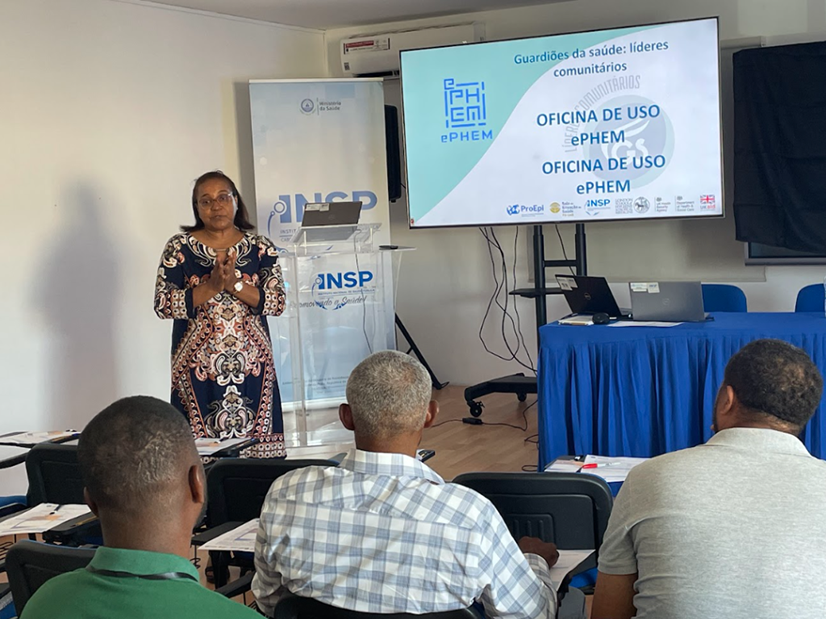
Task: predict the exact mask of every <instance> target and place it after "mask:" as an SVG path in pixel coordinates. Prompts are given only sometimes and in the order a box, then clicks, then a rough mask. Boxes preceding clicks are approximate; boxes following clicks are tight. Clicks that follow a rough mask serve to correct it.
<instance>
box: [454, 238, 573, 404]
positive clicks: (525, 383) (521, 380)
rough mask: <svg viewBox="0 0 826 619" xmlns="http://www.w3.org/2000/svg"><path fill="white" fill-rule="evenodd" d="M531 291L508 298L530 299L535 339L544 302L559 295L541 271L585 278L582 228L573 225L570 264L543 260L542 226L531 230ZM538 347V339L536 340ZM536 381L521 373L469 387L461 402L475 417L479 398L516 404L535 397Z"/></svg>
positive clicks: (516, 292) (544, 310) (544, 319)
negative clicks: (506, 396)
mask: <svg viewBox="0 0 826 619" xmlns="http://www.w3.org/2000/svg"><path fill="white" fill-rule="evenodd" d="M533 267H534V268H533V273H534V280H533V283H534V285H533V288H517V289H516V290H511V291H510V294H512V295H514V296H517V297H523V298H526V299H533V300H534V305H535V309H536V329H537V337H538V331H539V328H540V327H542V326H544V325H545V324H546V323H547V322H548V306H547V303H546V301H545V298H546V297H547V296H548V295H551V294H562V289H561V288H559V287H558V286H555V285H554V286H553V287H551V288H548V287H547V286H546V285H545V269H549V268H563V269H567V268H573V269H574V270H575V272H576V274H577V275H587V274H588V264H587V259H586V247H585V224H576V238H575V255H574V259H573V260H545V235H544V233H543V231H542V226H534V227H533ZM537 343H538V339H537ZM536 391H537V390H536V377H535V376H525V374H524V373H522V372H520V373H519V374H511V375H510V376H502V377H501V378H494V379H492V380H487V381H485V382H483V383H478V384H476V385H472V386H470V387H468V388H467V389H465V402H466V403H467V405H468V408H469V409H470V414H471V415H473V416H474V417H479V416H480V415H481V414H482V410H483V409H484V407H485V405H484V404H483V403H482V402H480V401H479V400H478V398H481V397H482V396H486V395H490V394H491V393H515V394H516V397H517V399H518V400H519V401H520V402H524V401H525V400H526V399H527V398H528V394H529V393H536Z"/></svg>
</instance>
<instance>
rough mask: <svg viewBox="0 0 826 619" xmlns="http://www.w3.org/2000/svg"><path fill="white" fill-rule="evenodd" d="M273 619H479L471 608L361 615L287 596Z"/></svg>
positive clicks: (294, 596) (307, 599) (312, 600)
mask: <svg viewBox="0 0 826 619" xmlns="http://www.w3.org/2000/svg"><path fill="white" fill-rule="evenodd" d="M273 617H274V619H481V617H480V615H479V614H478V613H477V612H476V611H474V610H473V609H471V608H460V609H458V610H449V611H445V612H441V613H429V614H423V615H413V614H408V613H362V612H357V611H355V610H347V609H344V608H338V607H337V606H330V605H329V604H324V603H323V602H319V601H318V600H314V599H313V598H308V597H301V596H298V595H287V596H285V597H283V598H281V599H280V600H278V604H276V606H275V614H274V615H273Z"/></svg>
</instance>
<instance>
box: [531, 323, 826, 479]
mask: <svg viewBox="0 0 826 619" xmlns="http://www.w3.org/2000/svg"><path fill="white" fill-rule="evenodd" d="M761 338H777V339H781V340H785V341H787V342H791V343H792V344H794V345H795V346H799V347H800V348H803V349H804V350H805V351H806V352H807V353H809V355H810V356H811V357H812V359H813V360H814V362H815V363H816V364H817V366H818V367H819V368H820V370H821V372H824V371H826V318H824V315H823V314H820V313H817V314H814V313H812V314H803V313H800V314H793V313H788V314H783V313H772V314H758V313H748V314H745V313H743V314H733V313H732V314H728V313H715V314H714V320H713V321H709V322H705V323H684V324H681V325H678V326H675V327H662V328H657V327H610V326H602V325H599V326H597V325H595V326H590V327H578V326H570V325H559V324H549V325H545V326H544V327H542V328H541V329H540V331H539V339H540V346H539V368H538V391H539V393H538V395H539V402H538V406H539V409H538V410H539V412H538V416H539V465H540V470H541V468H542V467H544V466H545V465H547V464H548V463H550V462H551V461H553V460H554V459H555V458H556V457H558V456H561V455H567V454H588V453H590V454H597V455H604V456H641V457H649V456H655V455H659V454H662V453H666V452H669V451H675V450H677V449H683V448H686V447H692V446H694V445H698V444H700V443H703V442H705V441H706V440H708V439H709V438H710V437H711V434H712V432H711V419H712V413H713V409H714V401H715V397H716V395H717V390H718V388H719V386H720V383H721V381H722V378H723V370H724V369H725V366H726V363H727V362H728V360H729V358H730V357H731V356H732V355H733V354H734V353H736V352H737V351H738V350H740V348H742V347H743V346H744V345H745V344H747V343H748V342H750V341H752V340H756V339H761ZM823 409H824V404H823V402H822V401H821V404H820V406H819V408H818V410H817V412H816V413H815V416H814V417H813V418H812V420H811V421H810V422H809V424H808V426H807V427H806V430H805V431H804V434H803V437H802V438H803V440H804V442H805V444H806V446H807V447H808V448H809V451H810V452H811V453H812V454H813V455H815V456H817V457H819V458H825V457H826V442H824V440H823V437H824V434H825V433H826V428H825V427H824V426H826V413H824V410H823Z"/></svg>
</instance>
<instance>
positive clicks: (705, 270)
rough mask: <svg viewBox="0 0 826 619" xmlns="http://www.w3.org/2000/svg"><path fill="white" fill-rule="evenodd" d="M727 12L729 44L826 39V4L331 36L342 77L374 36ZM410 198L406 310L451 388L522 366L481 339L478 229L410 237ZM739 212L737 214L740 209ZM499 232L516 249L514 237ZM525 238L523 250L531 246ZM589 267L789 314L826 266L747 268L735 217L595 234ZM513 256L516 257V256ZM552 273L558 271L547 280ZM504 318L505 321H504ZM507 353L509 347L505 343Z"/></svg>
mask: <svg viewBox="0 0 826 619" xmlns="http://www.w3.org/2000/svg"><path fill="white" fill-rule="evenodd" d="M710 15H719V17H720V28H721V38H722V39H723V40H733V39H740V38H744V37H757V36H766V37H787V36H788V37H791V38H792V39H798V38H799V39H805V38H811V36H812V35H811V34H809V36H806V33H821V32H824V31H826V1H824V0H690V1H689V0H682V1H680V2H676V1H674V2H663V1H662V0H623V1H622V2H617V1H616V0H575V1H572V2H566V3H560V4H550V5H545V6H539V7H526V8H521V9H509V10H503V11H488V12H480V13H473V14H467V15H463V16H459V17H443V18H434V19H427V20H418V21H415V22H403V23H393V24H379V25H371V26H369V27H366V28H348V29H338V30H333V31H328V32H327V52H328V55H329V58H328V63H329V66H330V69H331V73H332V74H333V75H338V74H339V71H340V69H339V67H340V64H339V56H338V54H339V52H338V43H339V41H340V40H341V39H342V38H346V37H348V36H352V35H355V34H361V33H366V32H383V31H388V30H394V29H400V28H410V27H425V26H432V25H443V24H454V23H467V22H470V21H475V22H483V23H484V24H485V27H486V38H487V39H488V40H496V39H506V38H511V37H525V36H534V35H541V34H553V33H560V32H569V31H576V30H586V29H592V28H600V27H617V26H625V25H633V24H638V23H652V22H657V21H668V20H674V19H682V18H693V17H705V16H710ZM386 92H387V95H388V102H389V103H391V104H395V105H398V99H399V96H398V82H395V83H394V82H388V85H387V87H386ZM406 208H407V207H406V205H405V203H404V201H403V200H401V201H399V202H397V203H395V204H394V205H391V219H392V232H393V242H394V243H398V244H403V245H413V246H416V247H418V248H419V249H418V251H417V252H415V253H414V254H408V255H406V256H405V263H404V264H403V266H402V273H401V278H400V291H399V297H398V298H399V303H398V308H397V309H398V313H399V314H400V315H401V317H402V319H403V320H404V321H405V323H406V324H407V326H408V328H409V329H410V331H411V332H412V334H413V336H414V337H415V338H416V340H417V343H418V344H419V346H420V347H421V348H422V350H423V351H424V353H425V355H426V356H427V358H428V361H430V363H431V365H432V366H433V367H434V369H435V371H436V373H437V374H438V375H439V378H440V379H441V380H450V381H452V382H454V383H458V384H472V383H475V382H478V381H481V380H486V379H488V378H492V377H495V376H500V375H505V374H508V373H511V372H513V371H517V370H518V369H519V368H518V367H517V366H516V365H515V364H513V363H505V362H503V361H499V360H498V359H495V358H494V357H492V356H490V355H488V354H487V353H485V352H484V349H483V348H482V345H481V343H480V342H479V339H478V336H477V332H478V330H479V324H480V322H481V320H482V316H483V313H484V311H485V307H486V305H487V302H488V298H489V296H490V291H491V290H492V288H493V283H492V280H491V277H490V267H489V258H488V255H487V251H486V248H485V244H484V241H483V239H482V237H481V236H480V234H479V232H478V231H477V230H476V229H450V230H416V231H410V230H408V228H407V215H406ZM728 208H729V213H730V206H729V207H728ZM560 228H561V229H562V231H563V235H564V237H565V239H566V245H567V249H568V253H569V254H570V255H572V254H573V230H572V228H573V226H570V225H568V226H560ZM498 233H499V234H500V236H501V237H503V238H504V239H505V240H506V242H504V243H503V245H505V246H507V247H512V246H513V235H514V231H513V228H507V229H503V228H500V229H499V230H498ZM529 237H530V228H524V229H523V230H522V232H521V234H520V241H519V249H518V250H517V254H518V259H519V261H520V265H521V267H520V268H519V269H518V277H519V284H520V286H523V285H527V280H528V271H527V268H526V263H527V259H528V251H527V243H528V242H529ZM523 240H524V242H523ZM545 242H546V248H547V251H546V254H547V257H548V258H561V257H562V254H561V251H560V250H559V247H558V241H557V239H556V234H555V232H554V230H553V228H552V227H546V230H545ZM588 248H589V251H588V255H589V270H590V272H591V273H592V274H607V275H609V276H610V277H611V278H612V281H616V282H621V281H623V278H624V281H628V279H630V278H637V277H646V276H648V277H657V278H659V279H667V278H674V279H685V278H687V277H688V278H698V279H703V280H704V281H722V282H726V281H730V282H736V283H738V285H740V286H741V287H742V288H743V289H744V290H745V292H746V295H747V296H748V300H749V307H750V309H751V310H752V311H790V310H791V309H792V308H793V306H794V298H795V295H796V293H797V290H798V289H799V288H800V287H802V286H803V285H805V284H809V283H813V282H818V281H822V277H823V273H824V272H826V268H818V267H768V268H765V269H764V268H763V267H745V266H744V265H743V262H742V256H743V248H742V244H740V243H737V242H736V241H735V240H734V226H733V218H732V217H731V215H729V217H727V218H726V219H725V220H716V221H712V222H709V221H682V222H648V223H637V222H634V223H624V224H621V225H612V224H601V225H589V226H588ZM512 257H513V252H512V251H510V252H509V260H512V259H513V258H512ZM549 273H551V271H549ZM614 289H615V292H616V296H617V298H618V301H619V302H620V303H621V304H623V303H627V302H628V292H627V286H625V285H622V284H619V283H617V284H616V285H614ZM519 307H520V309H521V314H522V318H523V320H522V323H523V329H524V331H525V334H526V339H527V345H528V348H529V349H530V350H531V351H532V353H535V351H536V340H535V334H534V332H533V326H534V324H535V323H534V308H533V304H532V302H530V301H520V302H519ZM564 313H567V307H566V306H565V304H564V301H562V300H561V298H559V297H550V298H549V301H548V314H549V317H550V318H554V317H558V316H561V315H562V314H564ZM500 315H501V314H500ZM498 329H499V327H498V326H496V327H495V328H491V329H489V330H488V331H487V332H486V333H487V337H488V339H489V340H490V341H491V342H499V341H501V336H499V335H498ZM498 349H500V350H501V349H502V346H501V345H500V346H498Z"/></svg>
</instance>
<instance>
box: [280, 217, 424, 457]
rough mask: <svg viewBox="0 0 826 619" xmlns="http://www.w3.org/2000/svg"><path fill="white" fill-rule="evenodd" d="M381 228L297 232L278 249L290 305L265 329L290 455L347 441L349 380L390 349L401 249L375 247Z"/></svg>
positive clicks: (393, 341) (323, 228)
mask: <svg viewBox="0 0 826 619" xmlns="http://www.w3.org/2000/svg"><path fill="white" fill-rule="evenodd" d="M379 229H380V224H361V225H352V226H350V225H346V226H318V227H308V228H303V227H302V228H299V229H298V231H297V232H296V234H295V235H294V236H293V238H292V243H291V246H290V247H289V248H288V249H286V250H282V254H281V260H280V263H281V266H282V271H283V274H284V287H285V292H286V296H287V308H286V310H285V312H284V314H282V316H281V317H279V318H276V319H274V320H273V319H271V320H270V327H271V331H272V339H273V352H274V354H275V364H276V372H277V374H278V381H279V386H280V388H281V396H282V408H283V410H284V435H285V441H286V443H287V448H288V450H289V448H290V447H304V446H316V445H327V444H336V443H343V442H349V441H351V440H352V433H351V432H349V431H347V430H345V429H344V428H343V426H341V423H340V422H339V420H338V406H339V404H341V403H342V402H343V401H344V400H345V387H346V383H347V378H348V376H349V375H350V372H351V371H352V370H353V368H354V367H355V366H356V365H358V364H359V363H360V362H361V361H362V360H363V359H364V358H365V357H367V356H368V355H370V354H371V353H373V352H376V351H379V350H387V349H395V344H396V339H395V337H396V332H395V309H394V282H395V280H396V279H397V277H396V276H397V269H398V263H399V260H398V259H394V255H399V252H403V251H405V249H406V248H401V249H394V250H388V249H380V248H379V246H378V235H377V233H378V231H379ZM409 249H412V248H409Z"/></svg>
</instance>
